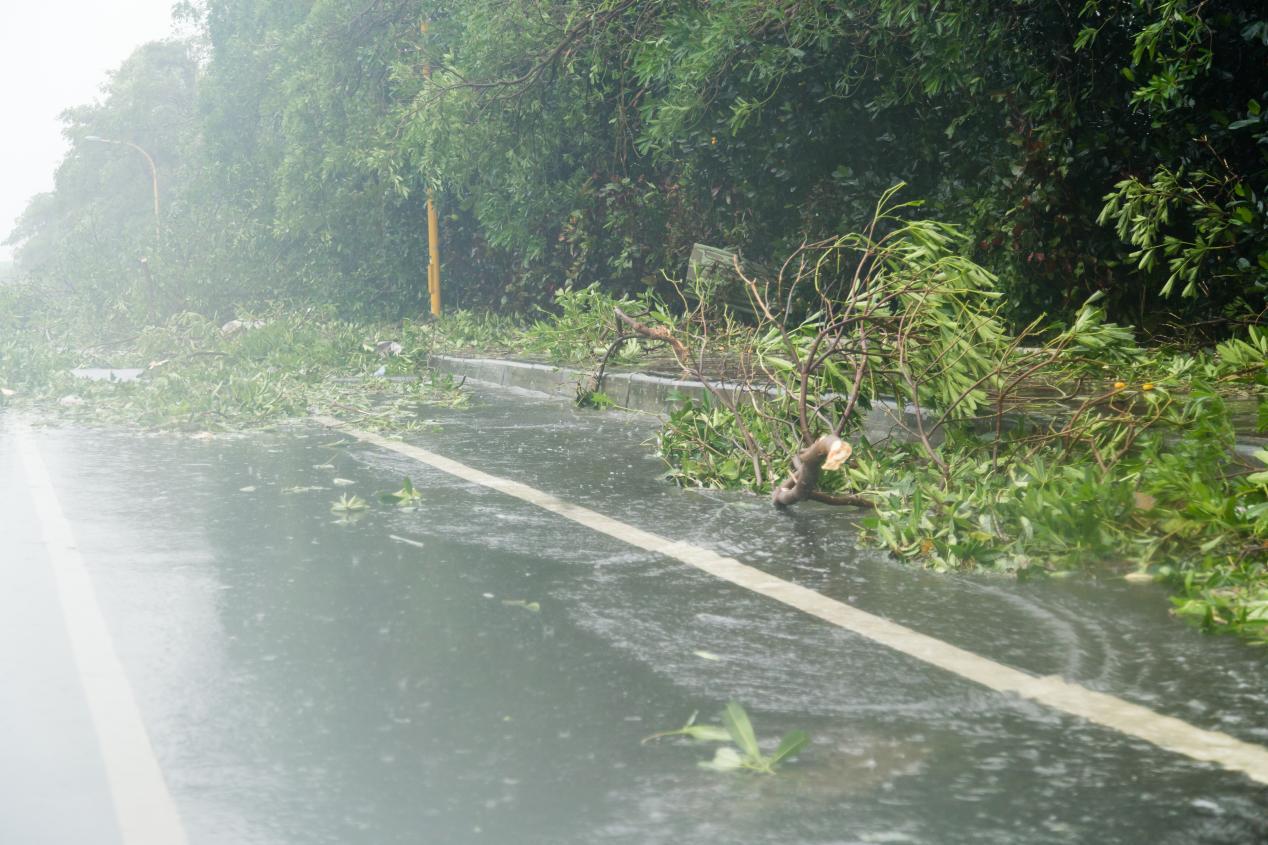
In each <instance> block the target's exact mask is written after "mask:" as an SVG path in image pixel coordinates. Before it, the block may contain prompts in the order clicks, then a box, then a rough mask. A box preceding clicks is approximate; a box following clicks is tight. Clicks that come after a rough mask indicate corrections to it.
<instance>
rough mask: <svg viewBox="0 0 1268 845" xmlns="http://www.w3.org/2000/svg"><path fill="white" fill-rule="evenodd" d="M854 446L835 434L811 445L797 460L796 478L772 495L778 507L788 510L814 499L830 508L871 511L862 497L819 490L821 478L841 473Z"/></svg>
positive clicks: (794, 474)
mask: <svg viewBox="0 0 1268 845" xmlns="http://www.w3.org/2000/svg"><path fill="white" fill-rule="evenodd" d="M852 451H853V450H852V449H851V448H850V444H849V443H846V442H845V441H844V440H842V439H841V438H840V437H837V436H836V435H835V434H825V435H823V436H822V437H820V438H819V439H818V440H816V441H815V442H814V443H811V444H810V445H809V446H807V447H806V448H805V449H802V450H801V452H799V453H798V454H797V456H796V457H794V458H793V474H792V475H790V476H789V477H788V478H786V479H784V482H783V483H782V484H780V485H779V486H778V487H776V488H775V489H774V491H772V493H771V501H773V502H774V503H775V505H776V507H787V506H788V505H793V504H796V503H797V502H800V501H802V500H803V499H813V500H815V501H817V502H824V503H826V504H829V505H855V506H858V507H871V506H872V503H871V502H869V501H868V500H867V499H865V498H863V497H862V496H859V495H856V494H849V493H824V492H821V491H820V490H819V489H818V487H819V476H820V475H821V474H822V473H823V471H824V470H825V469H837V468H838V467H840V466H841V464H843V463H845V461H846V459H848V458H849V457H850V454H851V453H852Z"/></svg>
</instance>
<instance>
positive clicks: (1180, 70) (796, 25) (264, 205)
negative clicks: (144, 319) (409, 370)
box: [13, 0, 1268, 326]
mask: <svg viewBox="0 0 1268 845" xmlns="http://www.w3.org/2000/svg"><path fill="white" fill-rule="evenodd" d="M178 12H179V14H180V16H181V17H182V18H183V19H184V21H185V22H186V23H187V24H188V26H189V27H190V28H191V30H192V31H193V32H194V33H195V34H194V35H193V37H192V38H191V39H190V40H189V41H188V42H187V43H164V44H153V45H148V46H146V47H143V48H142V49H140V50H138V51H137V53H136V54H135V55H134V56H133V57H132V58H130V59H129V60H128V61H127V62H126V63H125V64H124V65H123V66H122V67H121V68H120V69H119V71H118V72H117V73H116V74H115V75H114V77H113V78H112V79H111V82H110V84H109V86H108V90H107V91H106V97H105V98H104V100H103V101H102V102H101V103H100V104H99V105H95V106H88V107H83V108H78V109H72V110H71V111H69V112H67V114H66V120H67V130H66V131H67V134H68V135H69V137H70V138H71V140H72V142H73V147H72V150H71V153H70V155H69V156H68V158H67V159H66V161H65V163H64V164H63V166H62V167H61V169H60V170H59V173H58V179H57V187H56V190H55V191H54V192H53V193H52V194H50V195H47V196H42V197H39V198H37V199H36V200H35V201H34V202H33V203H32V204H31V206H30V208H29V209H28V211H27V213H26V215H25V217H24V218H23V220H22V222H21V224H20V226H19V228H18V230H17V231H16V232H15V234H14V236H13V240H14V241H15V242H16V243H18V244H19V245H20V247H21V248H20V251H19V255H20V258H21V263H22V266H23V267H24V269H25V271H26V272H27V273H28V274H29V275H32V276H34V277H37V278H41V279H45V280H48V281H51V282H55V283H58V284H61V285H67V286H72V287H74V288H76V289H78V290H83V291H87V292H90V293H92V294H93V295H94V296H97V297H98V298H99V299H100V300H101V301H103V302H104V301H111V300H115V299H118V298H120V297H129V298H132V299H133V300H134V301H136V302H137V303H144V304H145V305H147V307H149V308H151V309H152V310H154V311H155V312H156V313H159V314H164V315H166V314H170V313H174V312H175V311H178V310H183V309H188V308H193V309H197V310H203V311H207V310H218V311H226V310H228V309H229V308H230V307H231V306H232V304H233V303H235V302H241V301H246V300H264V299H269V298H274V297H278V296H289V297H294V296H302V297H310V298H313V299H318V300H323V301H331V302H337V303H339V304H340V305H341V306H342V307H343V308H345V309H348V308H355V309H360V310H363V311H373V312H377V313H408V312H411V311H413V312H417V311H418V310H421V307H420V306H421V305H422V300H423V295H422V294H423V291H424V289H425V283H424V278H425V263H426V234H425V232H426V229H425V222H424V212H423V203H424V198H425V191H426V189H427V188H428V187H430V188H432V189H434V191H435V195H436V197H437V199H438V202H439V205H440V208H441V210H442V229H443V241H444V243H443V256H444V259H445V268H444V269H445V280H446V288H445V289H446V302H447V304H450V305H455V306H459V307H477V306H478V307H490V306H491V307H494V308H503V309H513V308H520V307H522V306H524V305H526V304H531V303H538V304H546V303H549V302H550V301H551V295H552V293H553V292H554V291H555V290H557V289H560V288H562V287H564V286H565V285H568V284H571V285H572V286H573V287H574V288H577V289H580V288H584V287H586V286H587V285H589V284H590V283H592V282H596V281H597V282H599V283H600V284H602V285H603V286H604V287H605V288H608V289H609V290H613V291H617V292H620V291H625V292H635V291H641V290H643V289H644V288H647V287H655V286H657V285H659V284H662V281H661V280H662V276H661V274H662V271H667V272H668V273H670V274H671V275H680V274H681V272H682V270H683V265H684V263H685V258H686V254H687V250H688V249H689V247H690V245H691V244H692V243H693V242H695V241H701V242H706V243H713V244H718V245H728V246H731V247H735V248H738V249H740V250H742V251H743V253H744V254H745V255H746V256H747V257H749V258H750V259H752V260H755V261H757V262H761V261H770V260H777V259H781V258H782V257H783V256H784V255H786V254H787V253H788V252H790V251H791V249H792V248H793V247H795V246H796V245H797V244H799V243H801V242H802V241H803V240H810V241H814V240H817V239H820V238H823V237H826V236H830V235H834V234H836V233H839V232H843V231H851V230H857V229H858V227H859V226H860V225H861V224H862V223H863V222H865V220H866V217H867V215H868V211H867V210H868V209H870V208H871V205H872V203H873V202H874V200H875V197H876V196H878V195H879V194H880V193H881V192H882V191H884V190H885V189H887V188H888V187H889V186H890V185H892V184H895V183H897V182H900V181H902V182H907V183H908V184H910V185H911V186H912V190H913V193H914V194H915V195H917V196H923V197H926V198H927V199H928V203H927V205H926V206H925V210H924V211H923V212H921V213H926V214H930V215H931V216H933V217H936V218H937V219H941V220H945V221H947V222H950V223H953V224H957V225H960V226H962V227H963V228H964V229H965V231H966V232H967V233H968V235H969V236H970V238H969V240H968V241H966V245H965V250H966V252H967V253H969V254H970V256H971V257H973V258H974V260H976V261H977V262H978V263H980V264H982V265H983V266H985V267H986V268H987V269H989V270H991V271H992V272H994V273H995V274H996V275H997V276H999V278H1000V279H1001V280H1002V281H1001V285H1002V287H1003V289H1004V291H1005V292H1006V293H1007V294H1008V299H1007V306H1008V309H1009V313H1010V315H1011V316H1012V317H1013V318H1014V319H1021V318H1027V319H1028V318H1029V317H1030V316H1033V315H1034V314H1036V313H1038V312H1039V311H1040V310H1047V311H1049V312H1050V313H1070V312H1072V311H1073V310H1074V309H1075V307H1077V305H1078V303H1080V302H1082V301H1083V300H1084V299H1085V298H1086V297H1087V295H1088V294H1090V293H1092V292H1095V291H1104V292H1105V293H1107V294H1108V297H1107V300H1106V305H1107V308H1108V309H1109V311H1110V314H1111V316H1114V317H1115V318H1117V319H1121V320H1127V321H1130V322H1134V323H1137V324H1142V323H1148V324H1150V325H1152V326H1159V325H1161V324H1162V323H1164V322H1165V316H1164V312H1167V313H1169V312H1174V313H1177V314H1180V315H1182V316H1184V317H1185V318H1186V319H1187V320H1188V321H1189V322H1190V323H1192V322H1193V321H1194V320H1195V319H1201V320H1205V319H1215V318H1221V319H1222V318H1225V317H1230V316H1231V317H1234V318H1242V317H1246V316H1247V315H1254V314H1257V313H1258V312H1259V311H1260V310H1261V309H1262V308H1263V306H1264V302H1265V279H1266V278H1268V216H1266V214H1265V208H1264V195H1265V190H1268V114H1265V112H1264V111H1263V106H1262V105H1261V104H1263V103H1266V102H1268V95H1266V92H1265V90H1264V89H1265V87H1266V86H1268V82H1266V81H1265V80H1266V79H1268V76H1265V74H1264V67H1265V61H1268V16H1266V15H1265V13H1264V10H1263V8H1262V5H1261V4H1259V3H1257V2H1251V0H1221V2H1215V3H1212V2H1194V0H1116V1H1115V2H1110V0H1090V2H1087V3H1084V4H1082V5H1081V6H1080V5H1078V4H1075V5H1073V6H1071V5H1066V4H1056V3H1045V2H1033V0H1030V1H1027V0H1011V2H1006V3H998V2H987V0H968V2H963V3H957V4H946V3H933V4H928V3H916V2H912V0H864V2H851V3H840V2H833V0H808V2H767V0H730V2H726V3H718V2H706V0H674V2H667V3H645V2H635V0H599V2H594V0H586V2H579V1H578V0H556V2H550V3H544V2H524V0H512V2H497V3H493V2H487V0H470V2H463V3H450V2H445V0H385V1H384V2H376V3H372V4H365V3H361V2H352V0H205V2H193V3H182V4H180V5H179V7H178ZM424 21H429V22H430V28H429V30H428V31H427V32H426V33H424V32H423V31H422V30H421V28H420V24H421V23H422V22H424ZM428 68H430V69H431V71H432V73H431V75H430V77H428V76H427V75H426V70H427V69H428ZM89 136H100V137H103V138H107V139H111V140H118V141H126V142H133V143H136V144H138V145H139V146H140V147H141V148H143V149H145V150H147V151H148V152H149V153H150V154H151V155H152V156H153V158H154V160H155V162H156V165H157V170H158V176H159V179H158V181H159V184H160V189H161V194H162V200H163V201H162V206H161V210H160V214H159V218H160V220H159V222H160V224H161V225H160V234H159V235H158V236H157V237H156V234H155V231H154V222H155V221H154V219H153V212H152V208H151V203H150V196H149V191H150V185H149V178H148V177H149V172H148V167H147V165H146V163H145V161H144V160H143V158H142V157H141V155H140V154H139V153H137V152H136V151H134V150H132V149H130V148H128V147H126V146H123V145H120V144H113V145H112V144H106V143H102V142H94V141H90V140H87V139H88V137H89ZM156 240H157V241H160V242H156ZM141 256H146V257H147V258H148V259H149V261H148V264H149V271H148V274H147V273H146V271H143V270H142V269H140V268H139V266H138V263H137V259H138V258H139V257H141Z"/></svg>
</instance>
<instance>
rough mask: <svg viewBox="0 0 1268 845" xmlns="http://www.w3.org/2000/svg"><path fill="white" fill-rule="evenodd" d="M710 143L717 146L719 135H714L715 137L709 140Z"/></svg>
mask: <svg viewBox="0 0 1268 845" xmlns="http://www.w3.org/2000/svg"><path fill="white" fill-rule="evenodd" d="M709 143H710V144H716V143H718V136H717V135H713V136H711V137H710V138H709Z"/></svg>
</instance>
